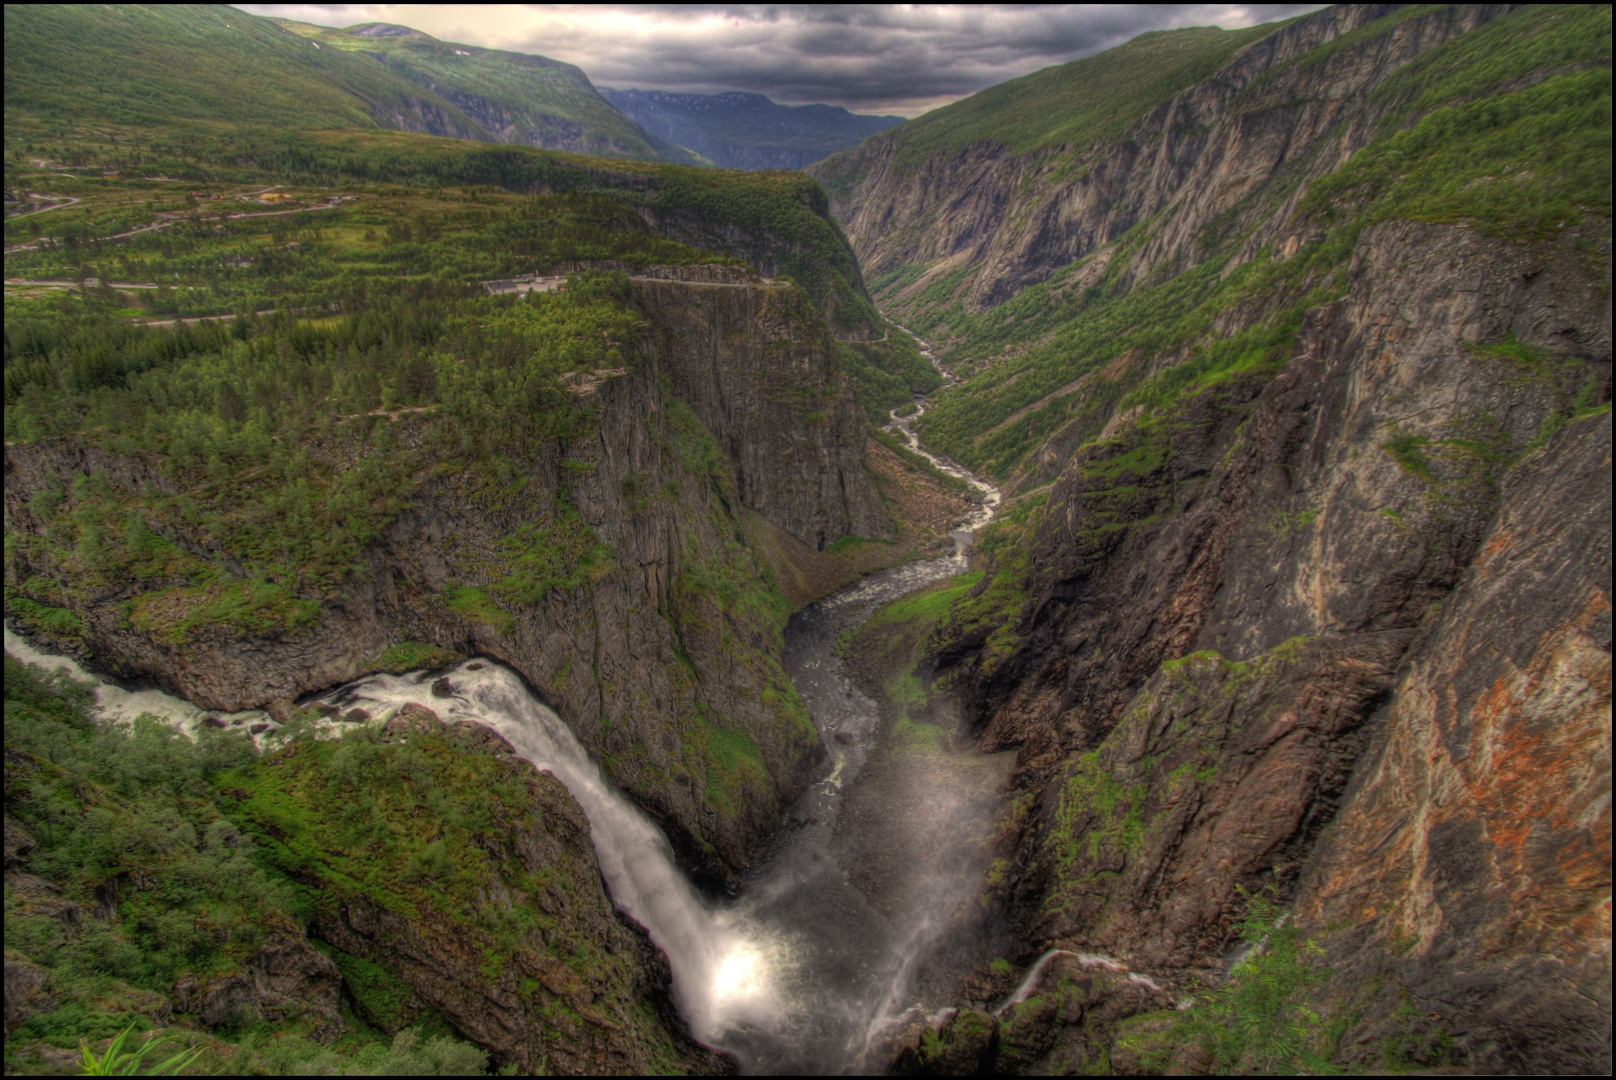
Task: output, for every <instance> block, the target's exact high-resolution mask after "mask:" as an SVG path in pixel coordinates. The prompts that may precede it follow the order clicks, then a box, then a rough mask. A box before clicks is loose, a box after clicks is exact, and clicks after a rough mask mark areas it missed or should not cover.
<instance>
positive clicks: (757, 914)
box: [5, 351, 999, 1074]
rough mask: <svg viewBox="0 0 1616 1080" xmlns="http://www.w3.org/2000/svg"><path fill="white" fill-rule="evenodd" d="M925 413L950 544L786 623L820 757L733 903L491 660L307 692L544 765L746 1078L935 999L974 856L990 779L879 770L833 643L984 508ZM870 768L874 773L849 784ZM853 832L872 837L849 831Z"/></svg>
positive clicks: (866, 714)
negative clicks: (945, 940) (929, 980)
mask: <svg viewBox="0 0 1616 1080" xmlns="http://www.w3.org/2000/svg"><path fill="white" fill-rule="evenodd" d="M926 355H927V356H928V358H930V353H929V351H927V352H926ZM933 362H934V363H935V361H933ZM924 409H925V403H924V401H918V402H917V409H916V411H915V412H914V413H913V414H911V415H910V416H908V417H902V418H900V417H898V416H896V414H894V417H893V423H892V428H893V429H894V430H896V431H898V432H900V433H902V434H903V435H904V437H905V438H906V439H907V441H908V442H909V445H910V447H911V448H912V449H914V450H915V451H916V452H917V453H920V454H922V455H924V456H925V457H927V458H928V459H930V460H931V461H932V462H933V463H934V464H936V465H937V466H938V468H940V469H942V470H944V471H945V472H948V473H950V474H951V475H954V476H958V477H960V478H962V479H963V480H965V481H966V482H967V483H968V484H969V485H970V486H971V487H972V488H973V489H974V490H975V491H976V493H977V495H978V498H979V502H978V503H977V504H976V505H975V507H974V508H973V510H972V511H971V512H970V513H969V514H968V515H967V516H966V518H965V519H964V520H963V521H961V522H960V523H958V525H957V526H956V528H955V531H954V533H953V535H954V539H955V544H954V550H953V552H952V553H951V554H950V555H947V556H945V557H942V558H937V559H931V560H927V561H921V562H913V563H908V564H906V565H903V566H898V567H893V568H891V569H889V570H885V571H881V572H878V573H875V574H871V575H869V576H868V577H866V578H864V579H862V580H861V581H859V582H857V583H856V584H854V585H851V586H849V587H847V588H845V589H843V590H841V591H840V592H837V593H835V594H833V595H831V596H828V597H826V598H824V599H822V600H820V601H818V602H816V603H814V604H811V605H809V606H808V607H806V608H804V609H803V610H802V611H800V612H798V613H797V614H796V615H794V616H793V617H792V619H791V621H790V623H789V624H788V625H787V627H786V634H785V657H784V661H785V667H786V670H787V672H788V673H789V674H790V676H791V678H792V680H793V682H794V683H795V684H796V687H797V689H798V691H799V692H800V693H801V695H802V697H803V699H804V701H805V702H806V703H807V706H808V710H809V713H810V715H811V716H812V717H813V720H814V723H815V725H816V726H817V727H818V729H819V731H820V734H821V737H822V738H823V739H824V740H825V744H826V746H827V747H829V748H830V749H831V751H832V754H833V766H832V769H831V771H830V773H829V775H828V776H827V777H826V779H824V780H823V781H821V782H819V783H817V784H815V785H814V786H813V787H812V788H811V789H810V791H809V792H808V793H807V794H806V795H804V796H803V797H802V799H800V800H799V801H798V803H797V804H796V805H795V806H793V807H792V808H791V809H790V810H789V811H788V813H787V815H786V821H785V823H784V825H783V827H782V828H781V829H780V830H779V832H778V833H777V834H776V835H775V836H774V837H772V838H771V839H770V840H769V841H767V842H766V843H765V844H764V846H763V848H762V850H760V851H759V852H757V853H756V857H755V858H754V861H753V866H752V868H751V869H750V871H749V872H748V873H747V875H746V877H745V878H744V880H743V886H742V888H741V890H740V892H739V895H738V896H737V897H735V898H734V899H732V900H728V901H723V902H715V901H713V900H711V899H709V898H707V897H705V896H703V895H702V894H700V893H699V892H698V891H697V890H696V889H695V888H693V887H692V886H691V884H690V882H689V880H688V879H687V878H686V876H685V875H684V873H683V871H682V870H681V869H680V867H679V865H678V863H677V861H676V859H675V858H674V854H673V850H672V848H671V847H670V845H669V844H668V841H667V839H666V837H664V836H663V834H662V833H661V831H660V830H659V829H658V827H657V826H656V825H655V824H654V823H653V822H652V821H651V820H650V819H649V818H648V817H647V816H646V815H645V814H644V813H643V812H641V811H640V809H639V808H638V807H637V806H635V805H634V803H633V802H632V801H631V800H629V799H628V798H627V797H626V796H625V795H624V794H623V793H622V792H620V791H618V790H617V789H616V788H615V787H613V786H612V785H611V784H610V783H609V782H608V781H607V780H606V779H604V777H603V776H602V774H601V771H600V768H599V766H598V764H597V763H596V762H595V761H594V760H592V759H591V758H590V757H589V755H588V754H587V752H586V751H585V750H584V749H583V747H582V746H581V745H580V744H579V743H578V741H577V739H576V738H575V737H574V736H573V734H572V732H571V730H570V729H568V728H567V726H566V725H565V724H564V723H563V722H562V721H561V720H560V718H559V717H557V715H556V714H555V713H554V712H553V711H551V710H550V709H549V708H548V707H546V706H545V705H544V704H543V703H541V702H540V701H538V700H537V699H536V698H535V697H534V696H533V695H532V694H531V693H530V692H529V691H528V689H527V687H526V686H525V685H524V684H523V682H522V681H521V679H520V678H519V677H518V676H517V675H516V674H515V673H514V672H513V671H511V670H510V669H508V668H506V667H505V666H503V665H501V664H497V663H494V662H492V661H489V660H486V659H477V660H470V661H467V662H465V663H463V664H460V665H459V666H457V667H455V668H453V669H451V670H450V671H448V672H447V674H448V678H449V682H450V685H451V686H452V688H453V696H452V697H451V698H448V699H444V698H441V697H437V696H435V695H434V694H433V693H432V689H431V684H432V682H433V680H434V679H435V678H437V677H438V676H440V675H442V674H444V673H443V672H433V673H430V675H429V674H428V673H426V672H413V673H410V674H405V675H397V676H394V675H377V676H371V677H368V678H365V679H361V680H359V681H357V682H355V683H352V684H350V685H348V686H344V687H342V688H340V689H338V690H336V691H334V692H332V693H330V694H327V695H325V696H324V697H323V698H322V699H321V700H322V701H324V702H326V703H329V704H334V705H341V706H343V707H347V706H349V705H352V704H354V703H360V702H363V703H364V704H365V706H366V708H367V709H368V711H370V712H371V713H372V714H373V715H378V716H382V717H385V716H386V715H387V714H388V711H389V710H390V709H393V708H397V707H399V706H402V705H404V704H405V703H409V702H413V703H416V704H419V705H424V706H426V707H427V708H430V709H433V710H434V711H436V712H437V713H439V714H440V715H444V716H445V718H446V719H456V720H458V719H465V720H473V721H476V722H478V723H482V724H486V725H487V726H489V727H491V728H493V729H494V730H496V731H498V732H499V733H500V734H501V735H502V736H504V737H505V738H506V739H507V740H508V741H509V742H510V743H511V745H512V746H513V747H514V748H515V750H516V752H517V753H518V754H520V755H521V756H522V757H524V758H526V759H527V760H529V761H531V762H532V763H533V764H534V765H536V766H537V767H539V768H541V769H547V770H549V771H550V772H552V773H553V774H554V775H555V776H556V778H557V779H559V780H560V781H561V782H562V783H563V784H565V785H566V787H567V789H568V790H569V791H570V792H571V793H572V795H573V797H574V798H575V799H577V800H578V802H579V804H580V805H581V806H582V807H583V810H584V812H585V814H586V815H587V816H588V818H589V822H590V829H591V835H592V837H593V840H594V845H595V851H596V855H597V858H598V859H599V862H600V866H601V871H602V874H603V876H604V877H605V880H606V883H607V886H608V888H609V889H610V892H611V896H612V900H613V902H614V903H616V904H617V905H618V906H619V907H620V908H622V909H623V910H624V911H626V912H627V913H628V914H630V915H631V916H633V917H634V918H635V919H636V920H637V921H638V922H639V923H640V924H641V925H643V926H644V927H645V928H646V930H647V931H648V932H649V934H650V935H651V938H652V940H654V941H655V942H656V943H657V944H658V945H659V946H661V948H662V949H663V950H664V951H665V952H666V953H667V955H668V959H669V962H670V965H671V967H672V971H673V993H674V1000H675V1004H676V1005H677V1006H678V1008H679V1010H680V1012H681V1014H682V1015H683V1016H684V1018H685V1020H686V1021H687V1023H688V1024H689V1025H690V1029H691V1032H692V1034H693V1035H694V1036H695V1037H696V1038H697V1039H699V1040H700V1041H702V1042H704V1043H707V1044H708V1045H710V1046H714V1047H718V1048H720V1049H723V1050H726V1051H729V1052H730V1053H733V1054H734V1055H735V1056H736V1057H737V1058H738V1059H739V1061H740V1063H741V1066H742V1068H743V1070H745V1071H747V1072H752V1073H821V1074H823V1073H842V1072H870V1071H879V1070H880V1068H881V1067H882V1066H883V1065H884V1064H885V1062H884V1060H882V1059H881V1055H880V1054H878V1053H871V1049H872V1047H876V1046H878V1045H879V1042H880V1039H881V1036H882V1035H883V1033H884V1032H886V1031H887V1030H889V1029H891V1028H892V1027H893V1026H894V1025H895V1024H897V1023H898V1022H900V1021H902V1020H905V1019H912V1018H916V1017H922V1016H925V1015H926V1014H927V1012H928V1009H935V1008H937V1007H938V1006H940V1004H942V1003H940V1002H930V1003H928V1002H925V1001H923V1000H922V999H921V995H920V994H919V993H918V992H917V975H918V972H919V971H920V968H921V967H922V965H923V964H924V962H925V961H926V959H927V957H928V956H929V955H930V954H931V952H932V951H933V950H934V949H935V948H936V947H937V946H938V944H939V940H940V938H941V937H942V936H943V935H945V934H946V933H947V932H948V928H949V926H950V925H951V918H952V916H953V914H954V913H956V912H957V911H959V910H960V909H961V905H962V904H968V903H970V902H971V900H972V897H973V896H974V890H975V889H976V888H977V886H978V884H979V878H980V871H981V865H980V856H979V855H978V854H977V853H976V851H975V850H974V848H973V846H972V845H970V844H965V843H958V842H954V843H950V840H957V839H958V837H959V836H962V835H969V834H970V833H971V831H972V830H973V829H976V830H979V829H980V827H981V826H982V825H984V824H985V822H984V820H982V819H983V818H984V815H986V816H988V817H990V816H991V807H985V805H984V800H983V799H982V797H981V796H982V793H983V791H984V790H987V789H988V788H991V787H994V786H996V778H995V777H994V776H990V775H987V774H985V773H983V772H982V771H981V770H980V769H977V770H976V771H975V772H971V769H972V765H971V763H970V762H969V761H968V760H966V759H968V758H970V757H972V756H973V755H970V754H960V755H943V756H944V757H957V758H959V759H961V760H960V762H958V763H954V764H951V763H949V762H946V761H933V762H929V763H921V764H919V765H917V766H916V768H918V769H920V770H921V772H919V773H915V772H910V773H908V774H902V773H894V772H893V771H892V769H891V767H890V765H889V764H888V763H887V761H886V759H885V758H880V757H879V755H878V753H877V738H878V734H879V730H878V729H879V726H880V723H879V709H878V707H877V704H876V703H875V702H874V701H872V700H870V699H869V698H868V697H867V696H865V695H864V694H863V693H862V692H861V691H860V690H859V689H858V688H857V687H856V686H855V685H854V684H853V682H852V680H851V679H850V678H849V677H848V674H847V673H846V672H845V671H844V670H843V666H842V662H841V659H840V658H839V657H838V656H837V654H836V648H835V646H836V642H837V639H838V635H839V634H840V633H841V632H842V631H844V630H846V629H849V628H851V627H854V626H856V625H858V624H859V623H860V622H862V621H863V620H864V619H866V618H867V617H868V616H869V615H870V613H871V612H873V611H874V610H875V609H876V608H877V607H879V606H881V605H882V604H885V603H887V602H889V601H891V600H894V599H896V598H898V597H900V596H903V595H905V594H906V593H910V592H913V591H915V590H917V589H921V588H924V587H925V586H927V585H930V584H932V583H934V582H936V581H939V580H942V579H944V578H947V577H951V576H954V575H956V574H960V573H963V572H964V571H965V569H966V565H967V551H968V548H969V546H970V544H971V542H972V540H973V538H974V534H975V533H976V532H977V531H978V530H980V529H981V528H982V527H983V526H984V525H986V524H987V523H988V522H989V521H991V520H992V518H993V514H994V511H995V508H996V507H997V505H998V502H999V492H998V490H997V489H996V488H994V487H993V486H992V485H990V484H987V483H985V482H983V481H981V480H980V479H978V478H976V477H974V476H972V475H970V474H969V473H967V472H966V471H965V470H963V469H961V468H960V467H958V466H957V465H954V464H953V463H952V462H949V461H947V460H943V459H939V458H937V457H935V456H933V455H931V454H930V453H928V452H927V451H926V450H925V449H924V448H923V447H921V445H920V443H919V440H918V438H917V437H916V436H915V434H914V432H913V431H912V430H911V427H912V424H913V421H914V419H915V418H917V417H918V416H919V415H920V413H921V412H923V411H924ZM5 640H6V648H7V649H8V650H10V651H12V653H13V655H16V656H18V657H19V658H21V659H25V660H30V661H33V662H36V663H47V664H50V665H53V666H64V665H65V666H68V667H69V668H70V671H71V673H72V674H73V675H74V677H75V678H80V679H84V680H90V681H97V682H99V680H94V677H93V676H90V675H88V674H86V673H85V672H84V671H83V670H82V669H80V668H79V667H78V666H77V665H75V664H72V662H71V661H67V660H64V659H63V658H59V657H50V656H47V655H45V654H42V653H40V652H38V651H37V650H35V649H33V648H31V647H30V646H28V645H27V643H26V642H23V641H21V640H20V639H18V638H17V637H16V636H15V635H14V634H12V633H11V631H10V629H9V628H8V629H7V631H6V635H5ZM98 700H99V701H100V703H101V705H102V707H103V710H104V711H105V712H106V713H107V714H108V715H111V716H114V717H117V718H130V717H132V716H133V715H136V714H137V713H139V712H150V713H153V714H156V715H159V716H162V717H164V718H165V719H168V720H170V722H173V723H175V724H177V725H179V726H181V727H182V728H185V729H187V730H194V729H195V727H196V726H197V725H198V724H200V723H202V722H204V714H203V712H202V710H199V709H196V708H195V707H193V706H191V705H190V704H189V703H187V702H184V701H182V700H180V699H178V698H175V697H172V696H171V695H167V694H163V693H161V692H160V691H156V690H141V691H135V692H133V693H131V692H129V691H127V690H124V689H121V688H119V687H115V686H111V685H108V684H101V685H100V686H99V687H98ZM238 720H239V721H240V722H241V723H244V724H262V723H264V722H265V718H264V717H263V716H262V714H257V713H254V714H243V715H241V716H226V717H223V718H222V722H223V723H226V724H228V723H231V722H233V721H238ZM269 733H270V734H271V735H272V733H273V732H272V729H271V730H270V732H269ZM872 758H875V760H872ZM872 766H873V767H872ZM883 769H885V771H884V772H883V771H882V770H883ZM950 769H953V770H954V772H952V773H950V772H949V770H950ZM961 769H963V770H964V772H961V771H960V770H961ZM926 770H931V772H927V771H926ZM937 770H942V772H940V773H939V772H937ZM872 772H874V773H880V774H881V778H882V779H881V781H880V782H877V783H872V784H869V785H865V784H861V780H862V779H864V778H865V777H866V776H867V775H869V774H871V773H872ZM984 777H986V784H985V786H984V781H983V778H984ZM955 779H959V780H960V782H958V783H956V782H954V780H955ZM883 785H887V786H883ZM850 802H851V803H860V804H861V805H862V810H861V812H860V813H859V814H858V815H857V817H856V822H857V823H867V825H866V824H860V825H859V827H858V828H849V827H847V826H848V822H847V821H846V820H845V816H846V814H847V811H846V810H845V809H844V808H845V807H846V805H848V804H849V803H850ZM900 802H901V803H902V804H903V805H902V806H900V805H898V804H899V803H900ZM859 828H868V829H871V830H874V831H875V834H876V835H874V836H872V835H859V834H858V833H859ZM850 834H851V835H850ZM872 843H873V845H874V847H875V848H876V849H877V852H876V854H877V858H876V860H875V861H876V862H877V863H879V864H882V869H881V870H879V871H878V873H877V875H876V878H877V879H878V884H877V885H874V886H872V885H871V884H870V882H871V880H872V878H871V875H870V873H868V872H865V873H862V874H861V873H858V872H856V870H857V868H856V867H855V865H854V855H855V853H856V852H858V851H859V850H860V847H861V844H862V847H863V849H864V850H865V851H866V852H868V850H869V849H870V847H871V845H872Z"/></svg>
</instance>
